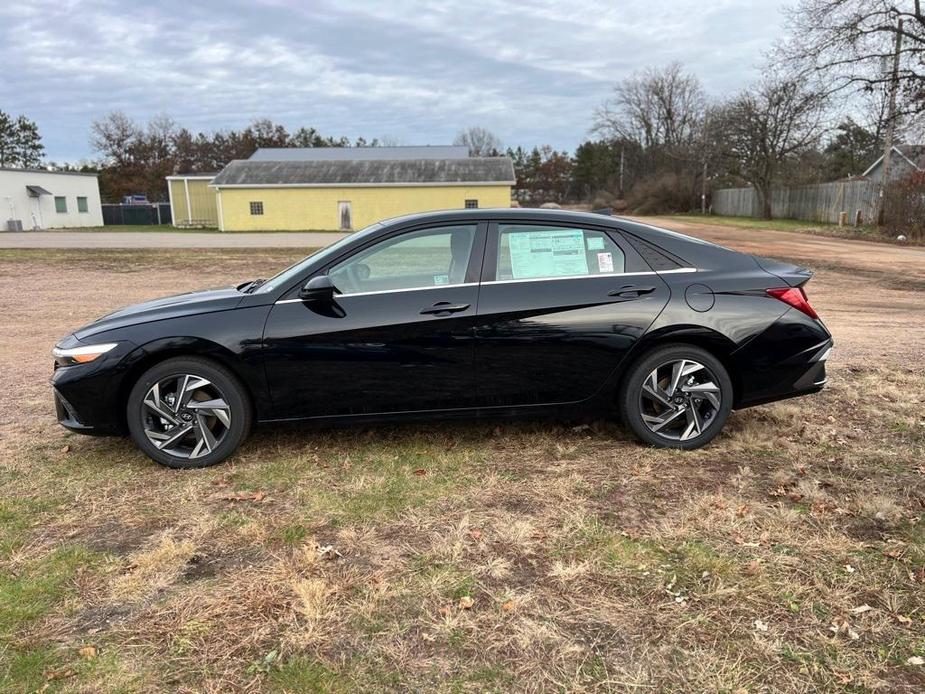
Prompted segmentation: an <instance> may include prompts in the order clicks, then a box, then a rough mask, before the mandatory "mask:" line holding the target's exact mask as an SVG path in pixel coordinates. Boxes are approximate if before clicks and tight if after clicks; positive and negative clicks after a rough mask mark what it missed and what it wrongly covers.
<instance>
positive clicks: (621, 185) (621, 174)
mask: <svg viewBox="0 0 925 694" xmlns="http://www.w3.org/2000/svg"><path fill="white" fill-rule="evenodd" d="M625 149H626V148H625V146H624V145H621V146H620V199H621V200H623V199H624V195H623V152H624V150H625Z"/></svg>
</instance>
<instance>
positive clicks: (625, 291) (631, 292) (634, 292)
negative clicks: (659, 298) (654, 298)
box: [607, 284, 655, 299]
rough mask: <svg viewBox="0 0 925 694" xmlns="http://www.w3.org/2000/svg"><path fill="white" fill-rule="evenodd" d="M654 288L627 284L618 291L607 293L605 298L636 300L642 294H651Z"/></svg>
mask: <svg viewBox="0 0 925 694" xmlns="http://www.w3.org/2000/svg"><path fill="white" fill-rule="evenodd" d="M654 291H655V287H637V286H636V285H634V284H627V285H624V286H622V287H620V288H619V289H614V290H613V291H610V292H607V296H616V297H619V298H621V299H638V298H639V297H640V296H642V295H643V294H651V293H652V292H654Z"/></svg>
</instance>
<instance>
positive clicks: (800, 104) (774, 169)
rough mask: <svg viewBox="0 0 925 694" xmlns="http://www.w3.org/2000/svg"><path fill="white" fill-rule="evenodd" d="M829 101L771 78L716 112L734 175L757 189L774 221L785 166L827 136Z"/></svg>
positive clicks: (715, 121) (713, 125) (719, 137)
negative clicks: (774, 197) (774, 192)
mask: <svg viewBox="0 0 925 694" xmlns="http://www.w3.org/2000/svg"><path fill="white" fill-rule="evenodd" d="M826 104H827V99H826V97H825V95H824V94H823V93H822V92H821V91H819V90H817V89H811V88H808V87H806V86H804V85H803V84H802V83H800V82H799V81H796V80H784V79H780V78H775V77H770V78H768V79H766V80H765V81H763V82H761V83H760V84H758V85H757V86H755V87H753V88H751V89H748V90H745V91H743V92H742V93H740V94H739V95H738V96H735V97H733V98H732V99H731V100H730V101H729V102H728V103H726V104H725V105H723V106H722V107H721V108H719V109H717V111H716V113H715V115H714V117H713V118H711V120H710V122H711V128H716V129H717V131H716V132H717V135H716V136H715V137H714V138H713V139H714V141H716V142H718V143H721V146H722V148H723V153H724V155H725V157H726V159H727V161H728V165H729V167H730V170H731V171H733V172H735V173H737V174H738V175H740V176H741V177H742V178H744V179H745V180H746V181H748V182H749V183H751V184H752V185H753V186H754V187H755V191H756V192H757V193H758V200H759V202H760V205H761V213H762V217H764V218H765V219H770V218H771V188H772V186H773V185H774V183H775V182H776V181H777V178H778V175H779V173H780V170H781V167H782V165H783V164H784V163H785V162H787V161H788V160H790V159H792V158H795V157H797V156H799V155H800V154H802V153H804V152H806V151H807V150H809V149H810V148H812V147H814V146H815V145H816V143H817V142H818V141H819V139H820V137H821V136H822V134H823V133H824V132H825V129H824V127H823V117H824V115H825V108H826Z"/></svg>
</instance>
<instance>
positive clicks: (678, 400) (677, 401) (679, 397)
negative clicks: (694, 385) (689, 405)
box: [674, 395, 684, 405]
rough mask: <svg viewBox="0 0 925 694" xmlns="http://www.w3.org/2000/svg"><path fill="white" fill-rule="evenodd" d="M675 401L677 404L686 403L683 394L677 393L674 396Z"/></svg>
mask: <svg viewBox="0 0 925 694" xmlns="http://www.w3.org/2000/svg"><path fill="white" fill-rule="evenodd" d="M674 402H675V404H676V405H683V404H684V397H683V396H681V395H675V397H674Z"/></svg>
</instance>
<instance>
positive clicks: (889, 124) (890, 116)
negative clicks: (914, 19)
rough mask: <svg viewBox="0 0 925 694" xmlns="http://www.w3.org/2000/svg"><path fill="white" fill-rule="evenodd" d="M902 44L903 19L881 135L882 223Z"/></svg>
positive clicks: (877, 217) (879, 210) (898, 28)
mask: <svg viewBox="0 0 925 694" xmlns="http://www.w3.org/2000/svg"><path fill="white" fill-rule="evenodd" d="M902 44H903V20H902V19H900V20H899V23H898V24H897V25H896V47H895V48H894V49H893V74H892V75H891V76H890V100H889V107H888V110H887V121H886V133H885V134H884V137H883V164H882V165H881V167H880V184H879V185H878V186H877V214H876V215H875V216H874V219H875V220H876V223H877V224H882V223H883V192H884V188H885V187H886V185H887V184H888V183H889V177H890V155H891V154H892V152H893V136H894V134H895V132H896V92H897V91H898V90H899V53H900V50H901V49H902Z"/></svg>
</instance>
